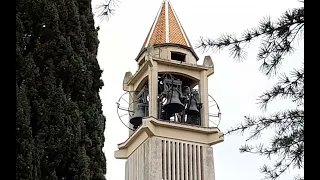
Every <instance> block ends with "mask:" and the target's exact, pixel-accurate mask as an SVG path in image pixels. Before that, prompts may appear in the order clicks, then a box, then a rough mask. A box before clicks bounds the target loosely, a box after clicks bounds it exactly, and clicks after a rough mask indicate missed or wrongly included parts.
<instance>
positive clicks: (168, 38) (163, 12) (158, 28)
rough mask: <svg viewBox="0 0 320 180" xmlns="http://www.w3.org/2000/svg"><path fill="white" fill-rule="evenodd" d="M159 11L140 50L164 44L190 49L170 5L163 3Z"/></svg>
mask: <svg viewBox="0 0 320 180" xmlns="http://www.w3.org/2000/svg"><path fill="white" fill-rule="evenodd" d="M159 11H160V12H158V14H157V17H156V19H155V20H154V22H153V24H152V27H151V29H150V31H149V33H148V36H147V38H146V39H145V41H144V43H143V46H142V49H143V48H146V47H148V46H150V45H154V44H165V43H175V44H181V45H184V46H188V47H191V48H192V46H191V44H190V42H189V40H188V38H187V35H186V34H185V32H184V30H183V28H182V26H181V24H180V22H179V20H178V17H177V15H176V14H175V12H174V10H173V8H172V6H171V3H170V2H168V1H164V2H163V3H162V4H161V7H160V10H159ZM167 26H168V27H167Z"/></svg>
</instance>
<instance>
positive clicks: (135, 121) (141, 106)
mask: <svg viewBox="0 0 320 180" xmlns="http://www.w3.org/2000/svg"><path fill="white" fill-rule="evenodd" d="M146 107H147V104H145V103H138V104H137V106H136V109H135V111H134V115H133V116H132V117H131V118H130V123H131V124H132V125H133V128H134V129H136V128H137V127H139V126H140V125H141V123H142V118H143V117H145V116H146V111H147V110H146Z"/></svg>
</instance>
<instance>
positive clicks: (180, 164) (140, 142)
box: [115, 0, 223, 180]
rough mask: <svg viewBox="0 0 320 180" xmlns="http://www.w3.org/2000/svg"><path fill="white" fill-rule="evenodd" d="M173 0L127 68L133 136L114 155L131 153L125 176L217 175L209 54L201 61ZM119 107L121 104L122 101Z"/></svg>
mask: <svg viewBox="0 0 320 180" xmlns="http://www.w3.org/2000/svg"><path fill="white" fill-rule="evenodd" d="M198 59H199V58H198V56H197V55H196V53H195V51H194V50H193V47H192V46H191V43H190V41H189V40H188V37H187V35H186V33H185V31H184V29H183V27H182V26H181V24H180V21H179V19H178V17H177V15H176V13H175V11H174V9H173V7H172V5H171V3H170V2H168V1H167V0H164V1H163V2H162V4H161V6H160V9H159V12H158V13H157V16H156V18H155V20H154V22H153V24H152V26H151V29H150V30H149V33H148V35H147V37H146V39H145V41H144V43H143V46H142V48H141V51H140V52H139V54H138V55H137V57H136V59H135V60H136V62H137V64H138V70H137V71H136V73H135V74H132V73H131V72H127V73H126V74H125V76H124V79H123V90H124V91H126V92H127V93H128V94H129V95H130V96H129V99H128V101H129V102H128V104H129V105H128V107H126V108H127V109H128V112H129V118H128V127H129V129H130V130H129V137H128V138H127V139H126V140H125V141H124V142H122V143H120V144H118V150H117V151H115V158H117V159H126V166H125V180H214V160H213V150H212V146H213V145H215V144H217V143H220V142H222V141H223V137H222V133H221V132H220V130H219V129H218V128H217V127H211V126H210V125H209V114H210V113H209V105H208V104H209V101H208V99H209V97H210V96H209V94H208V77H209V76H210V75H212V74H213V73H214V66H213V62H212V60H211V58H210V56H206V57H205V58H204V61H203V64H202V65H198V64H197V61H198ZM118 108H119V105H118Z"/></svg>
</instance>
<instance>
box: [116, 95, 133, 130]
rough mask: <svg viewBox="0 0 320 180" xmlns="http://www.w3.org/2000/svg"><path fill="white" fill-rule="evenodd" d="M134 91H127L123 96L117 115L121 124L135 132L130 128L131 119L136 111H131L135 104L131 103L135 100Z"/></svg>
mask: <svg viewBox="0 0 320 180" xmlns="http://www.w3.org/2000/svg"><path fill="white" fill-rule="evenodd" d="M134 93H135V92H134V91H127V92H125V93H124V94H122V95H121V96H120V98H119V100H118V102H117V103H116V104H117V114H118V118H119V120H120V121H121V123H122V124H123V125H124V126H126V127H127V128H128V129H130V130H133V128H131V127H130V122H129V120H130V118H131V117H132V116H133V114H134V111H133V110H130V106H132V105H133V103H135V102H134V101H132V102H130V99H133V94H134Z"/></svg>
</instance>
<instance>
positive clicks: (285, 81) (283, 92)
mask: <svg viewBox="0 0 320 180" xmlns="http://www.w3.org/2000/svg"><path fill="white" fill-rule="evenodd" d="M291 75H292V77H291V79H290V78H289V77H287V76H286V75H285V74H284V75H282V77H280V78H279V82H278V83H277V84H276V85H275V86H274V87H273V88H272V89H271V90H268V91H266V92H264V93H263V94H262V95H261V96H260V97H259V99H258V100H259V104H260V107H261V108H262V109H263V110H266V109H267V105H268V103H270V102H271V101H272V100H274V99H276V98H277V97H279V96H280V97H281V98H288V97H290V98H291V99H292V101H293V102H297V103H298V106H300V105H302V104H303V100H304V69H303V68H300V69H299V70H294V71H292V72H291Z"/></svg>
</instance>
